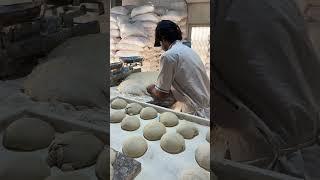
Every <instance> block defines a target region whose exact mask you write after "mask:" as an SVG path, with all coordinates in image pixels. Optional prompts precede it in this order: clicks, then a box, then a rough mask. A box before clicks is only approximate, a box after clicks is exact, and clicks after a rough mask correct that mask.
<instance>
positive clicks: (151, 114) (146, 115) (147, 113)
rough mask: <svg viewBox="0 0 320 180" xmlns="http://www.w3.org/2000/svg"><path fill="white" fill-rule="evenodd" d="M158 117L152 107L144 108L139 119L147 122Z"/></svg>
mask: <svg viewBox="0 0 320 180" xmlns="http://www.w3.org/2000/svg"><path fill="white" fill-rule="evenodd" d="M157 116H158V112H157V111H156V110H155V109H154V108H152V107H145V108H143V109H142V110H141V112H140V117H141V119H144V120H149V119H154V118H156V117H157Z"/></svg>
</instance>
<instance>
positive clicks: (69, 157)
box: [47, 131, 104, 171]
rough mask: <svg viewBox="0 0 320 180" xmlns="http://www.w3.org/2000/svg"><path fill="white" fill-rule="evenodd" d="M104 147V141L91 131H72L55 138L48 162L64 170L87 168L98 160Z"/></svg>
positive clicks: (50, 148)
mask: <svg viewBox="0 0 320 180" xmlns="http://www.w3.org/2000/svg"><path fill="white" fill-rule="evenodd" d="M103 147H104V144H103V142H102V141H101V140H100V139H98V138H97V137H95V136H94V135H92V134H90V133H87V132H80V131H70V132H67V133H64V134H61V135H59V136H57V137H56V138H55V139H54V140H53V142H52V143H51V145H50V147H49V153H48V157H47V162H48V164H49V166H50V167H52V166H57V167H58V168H60V169H61V170H62V171H69V170H77V169H80V168H85V167H88V166H91V165H93V164H94V163H95V162H96V160H97V157H98V155H99V153H100V152H101V150H102V149H103Z"/></svg>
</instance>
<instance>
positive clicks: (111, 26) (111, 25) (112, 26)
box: [110, 22, 119, 29]
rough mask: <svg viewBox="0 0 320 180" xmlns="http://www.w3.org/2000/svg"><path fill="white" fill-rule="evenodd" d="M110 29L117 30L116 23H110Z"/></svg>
mask: <svg viewBox="0 0 320 180" xmlns="http://www.w3.org/2000/svg"><path fill="white" fill-rule="evenodd" d="M110 29H119V26H118V24H117V23H116V22H110Z"/></svg>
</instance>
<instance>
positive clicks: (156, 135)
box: [143, 121, 166, 141]
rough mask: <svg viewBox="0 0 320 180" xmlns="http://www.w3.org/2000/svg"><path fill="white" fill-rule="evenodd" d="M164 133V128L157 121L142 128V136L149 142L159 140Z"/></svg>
mask: <svg viewBox="0 0 320 180" xmlns="http://www.w3.org/2000/svg"><path fill="white" fill-rule="evenodd" d="M165 133H166V127H165V126H164V125H163V124H162V123H160V122H158V121H152V122H150V123H148V124H147V125H146V126H145V127H144V128H143V136H144V137H145V138H146V139H147V140H149V141H157V140H160V139H161V137H162V136H163V135H164V134H165Z"/></svg>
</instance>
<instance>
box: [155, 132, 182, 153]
mask: <svg viewBox="0 0 320 180" xmlns="http://www.w3.org/2000/svg"><path fill="white" fill-rule="evenodd" d="M160 146H161V148H162V149H163V150H164V151H166V152H167V153H171V154H178V153H181V152H183V151H184V150H185V146H186V145H185V141H184V139H183V137H182V136H181V135H180V134H178V133H176V132H167V133H166V134H164V135H163V136H162V137H161V140H160Z"/></svg>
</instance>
